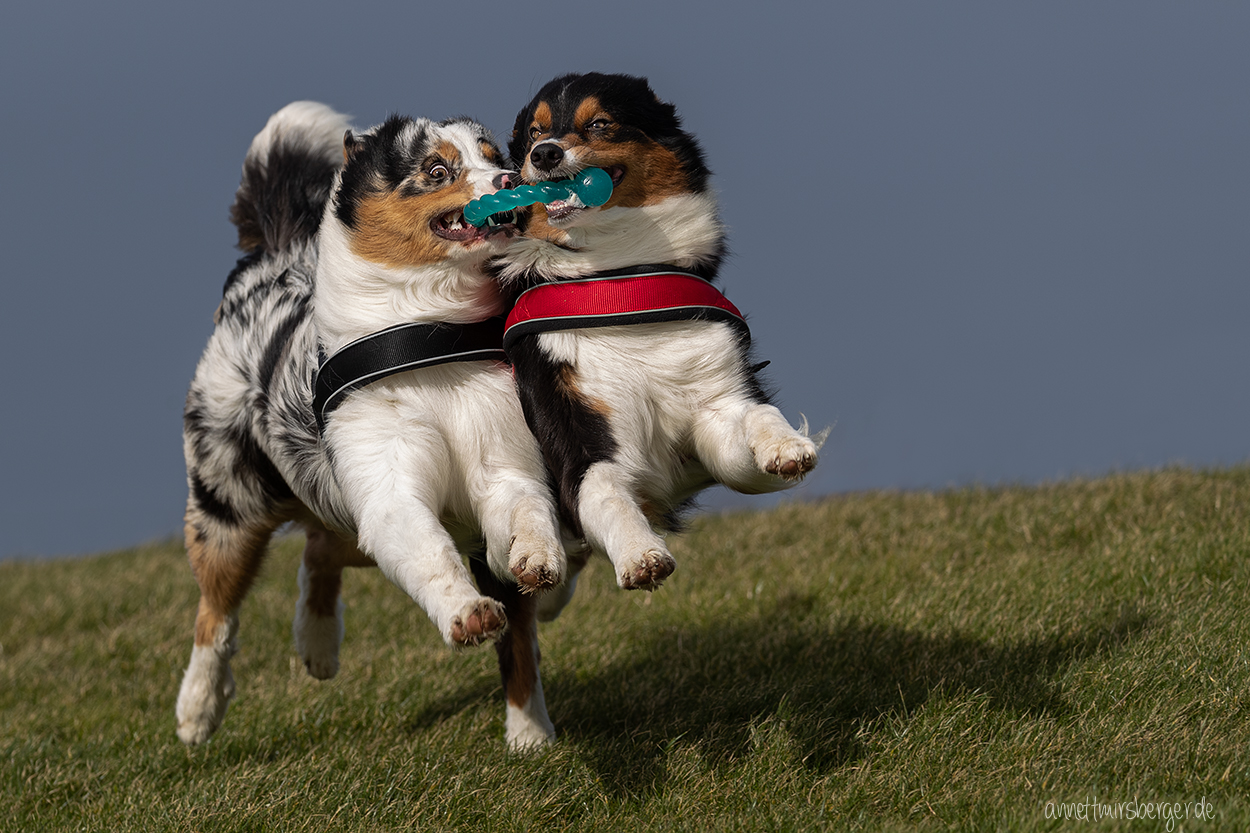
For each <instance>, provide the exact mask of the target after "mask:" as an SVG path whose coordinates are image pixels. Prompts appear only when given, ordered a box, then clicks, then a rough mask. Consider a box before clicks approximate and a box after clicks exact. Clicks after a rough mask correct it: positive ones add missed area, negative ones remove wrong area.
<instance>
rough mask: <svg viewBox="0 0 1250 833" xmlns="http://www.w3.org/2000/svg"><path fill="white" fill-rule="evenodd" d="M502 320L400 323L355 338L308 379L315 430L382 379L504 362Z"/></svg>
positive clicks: (324, 362) (500, 317)
mask: <svg viewBox="0 0 1250 833" xmlns="http://www.w3.org/2000/svg"><path fill="white" fill-rule="evenodd" d="M503 326H504V319H503V317H502V316H496V317H495V318H488V319H487V320H485V321H477V322H474V323H472V324H447V323H442V322H439V323H434V324H399V325H396V326H394V327H388V328H387V329H385V330H381V331H379V332H376V333H373V334H372V335H367V336H365V337H364V338H359V339H356V340H355V341H353V342H352V343H350V344H348V345H347V346H345V347H343V348H342V349H341V350H339V351H338V352H337V353H335V354H334V355H333V356H330V358H328V359H326V360H325V361H323V362H322V363H321V366H320V367H318V368H317V375H316V377H315V379H314V380H313V413H314V414H315V415H316V417H317V427H318V428H319V429H320V430H321V431H325V427H326V421H327V420H328V419H329V417H330V413H331V412H332V411H334V409H335V408H337V407H338V406H339V405H341V404H342V403H343V400H344V399H346V398H347V395H348V394H349V393H351V392H352V391H354V390H358V389H359V388H362V387H364V386H365V385H367V384H369V383H370V382H376V381H378V380H379V379H383V378H385V377H387V376H392V375H394V374H396V373H402V372H404V371H405V370H416V369H418V368H422V367H434V366H435V365H439V364H448V363H450V362H477V361H499V362H503V361H507V356H506V355H505V354H504V351H503V346H502V345H503Z"/></svg>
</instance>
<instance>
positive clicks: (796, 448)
mask: <svg viewBox="0 0 1250 833" xmlns="http://www.w3.org/2000/svg"><path fill="white" fill-rule="evenodd" d="M786 429H787V430H786V431H784V432H778V433H774V432H769V433H768V435H766V436H765V437H763V438H760V439H757V441H756V443H755V445H754V446H753V447H752V449H751V450H752V451H753V452H754V453H755V464H756V465H757V466H759V467H760V470H761V471H763V472H766V473H768V474H771V475H775V476H777V477H780V478H781V479H783V480H790V481H795V482H797V481H799V480H802V479H803V476H804V475H805V474H807V473H808V472H809V471H811V470H812V469H814V468H816V460H817V458H816V452H817V450H818V449H819V448H820V445H819V444H818V443H823V441H824V438H825V434H826V433H828V432H827V431H825V432H822V433H821V434H820V435H818V436H817V437H816V439H815V440H813V439H812V438H811V437H809V436H807V420H806V419H804V420H803V426H802V428H801V429H800V430H798V431H795V430H794V429H792V428H790V427H789V426H786Z"/></svg>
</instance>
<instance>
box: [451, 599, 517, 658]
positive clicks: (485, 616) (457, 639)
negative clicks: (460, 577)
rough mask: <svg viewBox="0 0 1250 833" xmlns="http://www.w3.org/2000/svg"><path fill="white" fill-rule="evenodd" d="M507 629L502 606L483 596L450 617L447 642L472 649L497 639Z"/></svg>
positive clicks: (506, 619)
mask: <svg viewBox="0 0 1250 833" xmlns="http://www.w3.org/2000/svg"><path fill="white" fill-rule="evenodd" d="M507 628H508V617H507V616H506V615H504V611H503V605H501V604H499V602H497V601H495V600H494V599H488V598H486V597H484V596H483V597H482V598H480V599H478V600H477V601H475V602H470V603H469V604H467V605H465V607H464V609H463V610H461V611H460V613H459V614H458V615H456V616H453V617H452V620H451V633H450V634H449V639H448V641H449V642H450V643H451V644H452V645H454V646H456V647H461V648H472V647H474V646H476V645H481V644H482V643H483V642H485V641H486V640H488V639H491V640H494V639H498V638H499V637H501V636H503V632H504V631H505V630H507Z"/></svg>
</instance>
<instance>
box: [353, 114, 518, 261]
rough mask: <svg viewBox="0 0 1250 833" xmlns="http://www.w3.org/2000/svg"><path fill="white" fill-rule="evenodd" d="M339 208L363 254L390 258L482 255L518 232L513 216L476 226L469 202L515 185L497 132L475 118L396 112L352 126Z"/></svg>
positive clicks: (355, 249) (473, 257)
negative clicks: (373, 123) (363, 127)
mask: <svg viewBox="0 0 1250 833" xmlns="http://www.w3.org/2000/svg"><path fill="white" fill-rule="evenodd" d="M343 155H344V157H345V159H346V163H345V165H344V167H343V172H342V175H341V177H340V179H339V183H338V187H337V188H336V190H335V193H334V204H333V205H334V208H333V210H334V216H335V217H336V218H337V219H338V220H339V222H340V223H342V225H343V227H344V229H345V230H346V232H347V234H348V237H349V242H350V246H351V248H352V251H353V252H354V253H355V254H356V255H357V256H359V257H362V258H364V259H366V260H370V261H373V262H376V263H383V264H386V265H389V266H421V265H426V264H431V263H437V262H441V261H445V260H478V259H483V258H486V257H488V256H490V255H491V254H494V253H496V252H498V251H499V249H500V248H501V247H502V245H503V244H504V243H506V241H507V240H508V238H510V237H511V236H512V234H513V233H514V232H515V226H514V225H513V224H512V222H511V216H507V217H501V216H500V215H496V216H495V217H494V218H492V220H493V221H494V222H493V224H487V225H483V226H482V227H481V228H475V227H473V226H471V225H469V224H468V223H467V222H465V220H464V213H463V209H464V206H465V205H466V204H467V203H468V202H470V201H471V200H474V199H477V198H478V197H480V196H482V195H483V194H491V193H494V192H495V191H497V190H499V189H500V188H506V187H509V185H510V180H511V177H512V173H511V172H510V171H508V170H506V169H505V168H504V159H503V154H502V153H500V151H499V148H498V146H497V145H496V144H495V141H494V139H493V138H492V137H491V134H490V132H489V131H488V130H487V129H486V128H485V127H483V126H482V125H480V124H478V123H477V122H475V121H472V120H470V119H464V118H458V119H448V120H447V121H442V122H432V121H429V120H427V119H410V118H407V117H404V116H392V117H390V118H389V119H387V120H386V121H385V122H384V123H382V124H380V125H378V126H377V127H375V128H371V129H370V130H367V131H365V132H363V133H359V134H353V133H352V132H351V131H348V133H347V135H346V136H345V137H344V140H343Z"/></svg>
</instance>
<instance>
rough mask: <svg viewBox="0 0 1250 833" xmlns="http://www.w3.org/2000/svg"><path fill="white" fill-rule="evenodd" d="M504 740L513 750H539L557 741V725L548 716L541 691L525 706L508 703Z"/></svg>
mask: <svg viewBox="0 0 1250 833" xmlns="http://www.w3.org/2000/svg"><path fill="white" fill-rule="evenodd" d="M504 741H505V742H506V743H507V744H508V749H509V750H511V751H513V752H538V751H540V750H542V749H544V748H546V747H548V746H550V745H551V744H553V743H555V741H556V727H555V726H553V725H551V718H549V717H547V709H546V706H545V705H543V701H542V694H541V693H539V695H538V697H537V698H531V700H530V702H529V703H528V704H526V706H525V707H518V706H514V705H512V704H511V703H509V704H508V713H507V717H506V718H505V719H504Z"/></svg>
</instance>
